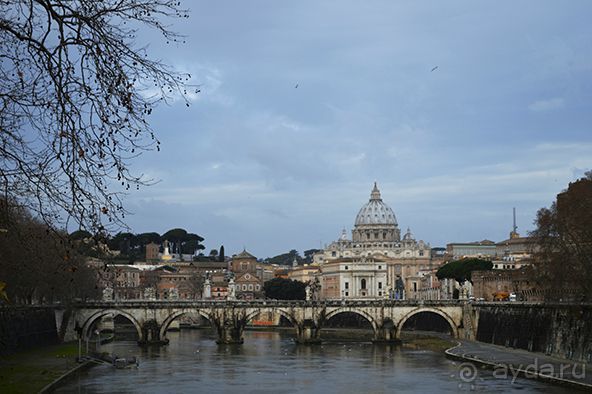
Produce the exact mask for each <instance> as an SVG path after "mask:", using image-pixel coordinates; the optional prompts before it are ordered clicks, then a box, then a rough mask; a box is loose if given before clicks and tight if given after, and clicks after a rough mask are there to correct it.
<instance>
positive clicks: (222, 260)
mask: <svg viewBox="0 0 592 394" xmlns="http://www.w3.org/2000/svg"><path fill="white" fill-rule="evenodd" d="M225 258H226V256H224V245H221V246H220V252H219V253H218V261H220V262H224V260H225Z"/></svg>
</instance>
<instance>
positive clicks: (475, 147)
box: [125, 0, 592, 258]
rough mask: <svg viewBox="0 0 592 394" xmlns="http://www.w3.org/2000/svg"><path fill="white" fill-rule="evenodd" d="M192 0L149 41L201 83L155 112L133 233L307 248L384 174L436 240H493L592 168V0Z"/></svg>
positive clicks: (228, 245)
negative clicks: (169, 39)
mask: <svg viewBox="0 0 592 394" xmlns="http://www.w3.org/2000/svg"><path fill="white" fill-rule="evenodd" d="M182 5H183V6H186V7H188V8H189V9H190V11H191V12H190V18H189V19H183V20H179V21H172V22H171V23H172V28H173V29H174V30H176V31H178V32H179V33H181V34H183V35H185V38H184V40H185V43H184V44H178V45H177V44H175V45H171V44H169V45H167V44H166V43H165V42H164V41H163V40H162V39H160V38H159V37H158V35H156V34H152V33H145V34H142V35H141V36H140V37H139V38H138V40H137V44H138V45H139V46H140V45H143V44H149V53H151V55H152V56H154V57H157V58H161V59H163V60H164V61H166V62H167V63H168V64H170V65H171V66H172V67H174V68H175V69H176V70H178V71H182V72H189V73H190V74H191V76H192V83H194V84H199V85H200V90H201V92H200V93H199V94H193V93H191V94H190V96H189V99H190V100H191V105H190V106H189V107H186V106H185V103H184V102H182V101H181V100H172V101H171V102H169V103H168V105H161V106H160V107H158V108H157V110H156V111H155V112H154V113H153V115H151V122H152V123H151V124H152V126H153V128H154V129H155V130H156V132H157V134H158V137H159V139H160V140H161V143H162V149H161V152H158V153H157V152H149V153H146V154H144V155H143V156H141V157H140V158H139V159H137V160H135V161H134V163H133V165H132V169H133V170H135V172H137V173H143V174H145V175H146V176H147V177H151V178H154V179H158V180H159V182H158V183H157V184H156V185H153V186H151V187H148V188H143V189H140V191H138V192H134V193H132V194H130V195H129V196H128V197H127V198H126V200H125V203H126V206H127V208H128V209H129V210H130V211H131V212H132V213H133V215H132V216H126V218H127V222H128V224H129V226H130V227H131V229H132V231H133V232H136V233H140V232H147V231H156V232H159V233H163V232H165V231H166V230H168V229H171V228H175V227H181V228H185V229H187V230H188V231H190V232H195V233H198V234H200V235H201V236H203V237H204V238H205V241H204V244H205V246H206V251H209V250H210V249H212V248H219V247H220V245H222V244H223V245H224V247H225V250H226V253H227V254H233V253H238V252H240V251H241V250H242V249H243V248H246V249H247V250H248V251H250V252H251V253H253V254H254V255H255V256H257V257H261V258H265V257H269V256H274V255H276V254H280V253H284V252H287V251H289V250H290V249H296V250H299V251H300V252H301V253H302V251H303V250H305V249H310V248H319V247H320V246H324V245H325V244H328V243H330V242H331V241H333V240H335V239H337V237H338V236H339V234H340V233H341V230H342V229H343V228H345V229H346V230H347V231H348V233H350V231H351V229H352V227H353V224H354V220H355V216H356V214H357V212H358V210H359V209H360V207H361V206H362V205H363V204H364V203H366V202H367V201H368V199H369V197H370V191H371V189H372V186H373V183H374V182H377V183H378V187H379V188H380V190H381V193H382V198H383V200H384V201H385V202H386V203H387V204H388V205H389V206H390V207H391V208H392V209H393V210H394V212H395V215H396V217H397V220H398V223H399V227H400V228H401V229H402V231H405V230H406V229H407V227H410V228H411V231H412V232H413V234H414V235H415V237H416V238H417V239H422V240H424V241H426V242H429V243H430V244H431V245H432V247H436V246H445V245H446V244H447V243H450V242H470V241H477V240H483V239H490V240H493V241H496V242H497V241H501V240H504V239H506V238H507V237H508V234H509V232H510V231H511V230H512V208H513V207H515V208H516V211H517V225H518V232H519V233H521V234H522V235H526V234H527V232H528V231H530V230H533V228H534V224H533V222H534V220H535V217H536V212H537V210H538V209H540V208H542V207H546V206H549V205H550V204H551V203H552V202H553V200H554V199H555V196H556V194H557V193H559V192H561V191H562V190H563V189H565V188H566V187H567V185H568V184H569V182H570V181H574V180H576V179H578V178H580V177H582V176H583V174H584V172H585V171H587V170H590V169H592V133H591V130H590V128H591V125H592V122H591V121H592V97H591V96H592V40H591V37H592V24H590V21H589V16H590V15H592V2H589V1H576V0H573V1H569V2H558V1H543V0H536V1H503V2H500V1H479V2H475V1H468V0H467V1H446V2H442V1H364V2H361V1H347V0H346V1H344V0H340V1H297V2H296V1H292V2H288V1H283V2H279V1H248V2H245V1H238V0H237V1H215V2H212V1H185V2H183V3H182ZM350 234H351V233H350Z"/></svg>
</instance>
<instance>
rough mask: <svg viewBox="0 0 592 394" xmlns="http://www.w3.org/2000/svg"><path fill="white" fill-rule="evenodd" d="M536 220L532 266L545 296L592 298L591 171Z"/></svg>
mask: <svg viewBox="0 0 592 394" xmlns="http://www.w3.org/2000/svg"><path fill="white" fill-rule="evenodd" d="M535 224H536V226H537V228H536V229H535V230H534V231H533V232H531V233H530V236H531V237H533V238H534V239H535V242H536V248H535V249H534V251H533V259H534V264H533V267H534V268H535V269H536V272H537V279H538V280H539V281H540V283H541V284H542V285H543V286H544V287H545V288H546V289H547V290H548V291H547V292H546V297H547V298H548V299H550V300H558V299H563V300H568V299H572V300H577V301H580V300H581V301H592V171H588V172H587V173H586V175H585V177H583V178H581V179H579V180H577V181H575V182H572V183H570V184H569V186H568V188H567V190H565V191H563V192H562V193H559V194H558V195H557V200H556V201H555V202H554V203H553V204H552V205H551V207H550V208H542V209H540V210H539V211H538V213H537V218H536V221H535Z"/></svg>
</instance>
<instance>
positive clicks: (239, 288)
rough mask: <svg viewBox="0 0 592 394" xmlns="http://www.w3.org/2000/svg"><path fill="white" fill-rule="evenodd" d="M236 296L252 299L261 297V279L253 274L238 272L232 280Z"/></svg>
mask: <svg viewBox="0 0 592 394" xmlns="http://www.w3.org/2000/svg"><path fill="white" fill-rule="evenodd" d="M234 289H235V295H236V298H237V299H239V300H254V299H257V298H263V286H262V283H261V279H259V278H258V277H257V276H255V274H252V273H248V272H247V273H244V274H239V275H238V276H237V278H236V279H235V280H234Z"/></svg>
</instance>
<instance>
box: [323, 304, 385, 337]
mask: <svg viewBox="0 0 592 394" xmlns="http://www.w3.org/2000/svg"><path fill="white" fill-rule="evenodd" d="M340 313H353V314H356V315H360V316H362V317H363V318H364V319H366V320H368V322H369V323H370V325H371V326H372V329H373V330H374V332H376V330H378V324H377V323H376V319H374V317H373V316H372V315H371V314H369V313H368V312H366V311H365V310H363V309H357V308H351V307H346V308H337V309H334V310H332V311H330V312H328V313H327V314H326V315H325V322H328V321H329V319H331V318H332V317H334V316H337V315H338V314H340Z"/></svg>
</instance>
